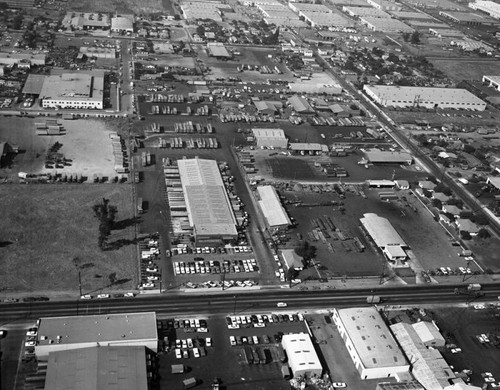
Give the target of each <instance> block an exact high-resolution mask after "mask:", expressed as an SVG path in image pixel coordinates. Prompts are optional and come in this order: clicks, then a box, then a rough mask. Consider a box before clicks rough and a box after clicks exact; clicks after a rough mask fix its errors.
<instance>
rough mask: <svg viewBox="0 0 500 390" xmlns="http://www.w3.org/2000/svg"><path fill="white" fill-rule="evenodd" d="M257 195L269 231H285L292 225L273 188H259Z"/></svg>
mask: <svg viewBox="0 0 500 390" xmlns="http://www.w3.org/2000/svg"><path fill="white" fill-rule="evenodd" d="M257 193H258V194H259V197H260V200H259V206H260V209H261V210H262V213H263V214H264V217H265V218H266V222H267V225H268V227H269V229H270V230H281V229H286V228H287V227H288V226H290V225H291V224H292V222H291V221H290V218H289V217H288V214H287V212H286V210H285V209H284V208H283V206H282V205H281V201H280V198H279V196H278V193H277V192H276V190H275V189H274V187H273V186H259V187H257Z"/></svg>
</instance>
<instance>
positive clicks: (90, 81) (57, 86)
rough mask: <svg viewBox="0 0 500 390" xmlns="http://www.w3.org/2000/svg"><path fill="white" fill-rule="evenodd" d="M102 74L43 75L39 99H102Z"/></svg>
mask: <svg viewBox="0 0 500 390" xmlns="http://www.w3.org/2000/svg"><path fill="white" fill-rule="evenodd" d="M103 96H104V76H103V75H102V76H101V75H95V74H89V73H62V74H58V75H51V76H47V77H45V80H44V82H43V86H42V90H41V91H40V98H41V99H51V100H89V101H102V99H103Z"/></svg>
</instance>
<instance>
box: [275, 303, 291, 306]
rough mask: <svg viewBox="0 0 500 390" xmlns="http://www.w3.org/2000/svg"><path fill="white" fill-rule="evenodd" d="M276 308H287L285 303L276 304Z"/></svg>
mask: <svg viewBox="0 0 500 390" xmlns="http://www.w3.org/2000/svg"><path fill="white" fill-rule="evenodd" d="M276 306H278V307H287V306H288V305H287V304H286V303H285V302H278V303H277V304H276Z"/></svg>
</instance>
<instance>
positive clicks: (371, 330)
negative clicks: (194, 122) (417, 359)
mask: <svg viewBox="0 0 500 390" xmlns="http://www.w3.org/2000/svg"><path fill="white" fill-rule="evenodd" d="M332 319H333V322H334V323H335V325H336V326H337V330H338V331H339V333H340V336H341V337H342V339H343V340H344V343H345V345H346V348H347V351H348V353H349V355H350V356H351V359H352V361H353V363H354V366H355V367H356V369H357V370H358V372H359V374H360V377H361V379H363V380H364V379H377V378H388V377H396V376H398V375H400V374H404V373H406V372H408V371H409V369H410V364H409V363H408V361H407V360H406V357H405V356H404V355H403V353H402V352H401V350H400V349H399V346H398V344H397V343H396V340H394V337H393V336H392V334H391V332H390V330H389V328H388V327H387V325H386V324H385V322H384V320H383V319H382V317H381V316H380V314H379V312H378V311H377V310H376V309H375V308H373V307H368V308H361V307H359V308H350V309H334V310H333V315H332Z"/></svg>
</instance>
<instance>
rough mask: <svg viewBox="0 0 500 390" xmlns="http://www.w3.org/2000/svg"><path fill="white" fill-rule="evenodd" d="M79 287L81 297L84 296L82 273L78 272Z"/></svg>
mask: <svg viewBox="0 0 500 390" xmlns="http://www.w3.org/2000/svg"><path fill="white" fill-rule="evenodd" d="M78 287H79V288H80V297H81V296H82V273H81V271H80V270H78Z"/></svg>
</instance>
